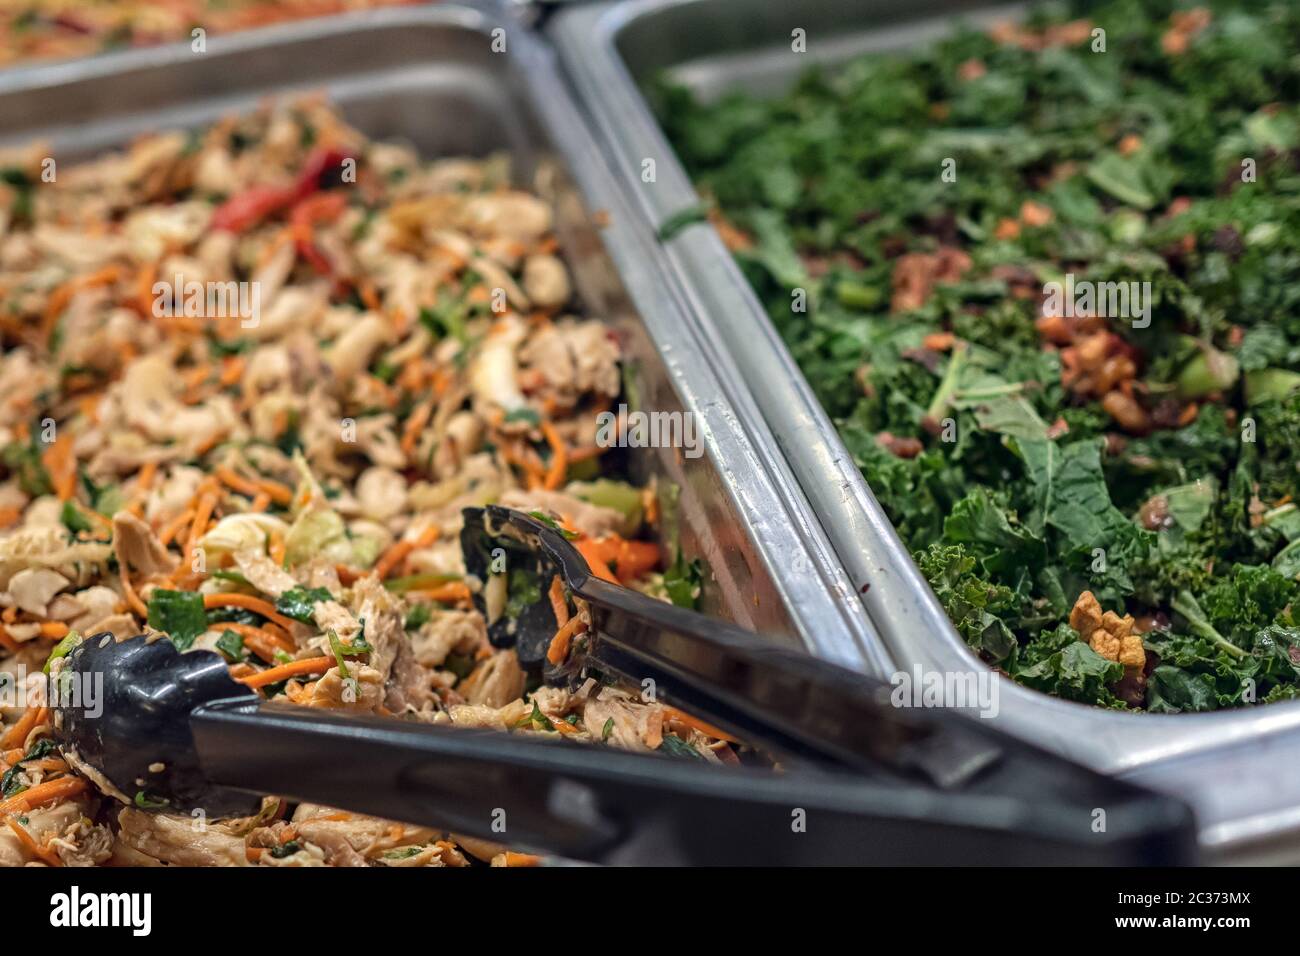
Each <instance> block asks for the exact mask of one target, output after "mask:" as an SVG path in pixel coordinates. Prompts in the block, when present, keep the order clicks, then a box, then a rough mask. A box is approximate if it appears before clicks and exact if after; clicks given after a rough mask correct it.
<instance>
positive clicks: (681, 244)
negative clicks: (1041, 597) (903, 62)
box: [548, 0, 1300, 856]
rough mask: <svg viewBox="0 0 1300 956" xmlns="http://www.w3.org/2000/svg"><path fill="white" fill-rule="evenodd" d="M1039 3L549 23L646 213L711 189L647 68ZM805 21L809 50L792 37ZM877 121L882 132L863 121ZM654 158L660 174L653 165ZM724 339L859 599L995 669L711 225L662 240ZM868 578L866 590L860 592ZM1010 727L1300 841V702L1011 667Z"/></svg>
mask: <svg viewBox="0 0 1300 956" xmlns="http://www.w3.org/2000/svg"><path fill="white" fill-rule="evenodd" d="M1023 6H1024V5H1023V4H1015V5H1006V4H1004V5H1002V6H999V7H990V6H989V5H988V3H987V2H985V3H983V4H981V3H972V2H945V0H876V2H871V0H800V2H794V0H632V2H627V3H597V4H592V5H589V6H584V7H577V8H573V9H569V10H566V11H563V12H561V13H560V14H559V15H557V16H556V18H555V19H554V20H553V21H552V22H551V23H550V24H549V26H548V33H549V35H550V37H551V38H552V40H553V41H554V43H555V45H556V47H557V49H558V51H559V53H560V57H561V60H562V62H563V64H564V66H565V68H566V71H567V72H568V74H569V76H570V77H571V80H572V82H573V83H574V85H575V88H576V89H577V91H578V94H579V97H580V98H581V100H582V101H583V104H584V106H585V107H586V108H587V109H588V111H589V112H590V114H591V116H592V120H593V122H594V124H595V126H596V129H597V132H598V134H599V135H600V136H601V138H602V140H603V141H604V144H605V148H606V149H607V150H608V151H609V153H610V155H611V157H612V163H613V166H614V168H615V170H616V172H617V173H618V175H620V176H621V177H622V181H623V183H624V184H625V187H626V188H627V189H628V191H629V193H630V197H631V198H632V199H633V200H634V201H635V202H636V203H637V205H638V207H639V208H640V210H641V212H642V214H643V217H644V218H643V221H642V224H641V228H642V229H643V230H644V231H645V232H646V233H647V234H653V232H654V230H655V227H656V226H657V224H660V223H663V222H664V221H665V220H666V219H667V218H668V217H669V216H670V215H672V214H673V213H675V212H678V211H680V210H683V209H686V208H688V207H690V206H692V205H694V204H696V203H698V202H699V197H698V195H697V194H696V193H695V191H694V189H693V188H692V186H691V183H690V180H689V178H688V177H687V176H686V173H685V171H684V170H683V169H682V167H681V164H680V163H679V162H678V160H677V158H676V156H675V154H674V153H673V150H672V147H671V145H670V144H669V143H668V141H667V140H666V138H665V137H664V135H663V133H662V130H661V129H660V127H659V124H658V123H657V121H656V120H655V117H654V116H653V114H652V113H651V111H650V109H649V107H648V105H647V103H646V100H645V98H644V97H643V96H642V95H641V92H640V89H639V86H638V84H639V83H641V82H644V81H645V80H646V79H648V78H650V77H652V76H654V75H656V74H658V73H660V72H664V71H666V72H668V73H669V74H670V75H671V76H672V77H673V78H674V79H676V80H677V81H679V82H681V83H684V84H686V85H688V86H690V87H691V88H692V89H694V90H695V91H696V92H697V93H698V94H699V95H701V96H704V97H706V98H708V97H712V96H716V95H718V94H719V93H720V92H722V91H724V90H727V89H735V88H741V89H747V90H750V91H753V92H757V93H759V94H762V93H764V92H768V91H775V90H779V89H782V88H783V87H784V86H786V85H787V84H788V83H789V82H790V81H791V80H792V79H793V78H794V77H795V76H796V75H797V74H798V73H799V72H801V71H802V70H804V69H806V68H808V67H810V66H811V65H813V63H815V62H819V63H834V62H837V61H840V60H843V59H844V58H846V57H849V56H852V55H856V54H859V53H863V52H866V51H871V50H885V49H898V48H904V47H907V46H909V45H914V44H916V43H918V42H923V41H924V40H926V39H928V38H932V37H935V36H939V35H942V34H943V33H944V32H945V31H948V30H951V29H952V26H953V23H954V20H955V18H956V17H955V15H956V14H961V15H962V16H963V17H964V18H965V19H966V20H968V21H969V22H989V21H991V20H994V19H998V18H1005V17H1007V16H1010V15H1014V14H1016V13H1017V12H1018V11H1019V10H1021V9H1022V8H1023ZM796 28H801V29H803V30H804V31H806V39H807V50H808V52H807V53H803V54H795V53H792V51H791V37H792V31H793V30H795V29H796ZM864 135H869V131H864ZM645 159H654V160H655V166H656V181H655V182H653V183H645V182H643V181H642V178H641V170H642V163H643V161H644V160H645ZM661 250H662V254H663V257H664V261H665V262H666V263H667V266H668V268H669V269H670V271H671V272H672V273H673V275H674V277H675V279H676V281H677V282H678V283H680V285H681V286H682V288H683V290H684V292H685V294H686V295H687V297H688V298H689V301H690V304H691V307H692V309H693V310H694V311H695V313H696V315H697V317H698V319H699V320H700V321H701V323H702V324H705V325H707V326H708V329H707V331H706V332H705V333H703V334H704V335H705V336H706V338H708V340H709V341H710V343H711V345H712V347H714V348H716V349H718V350H719V351H721V352H725V353H729V354H730V356H731V357H732V358H733V359H734V361H735V363H736V365H738V366H739V368H740V369H741V372H742V374H743V376H744V378H745V379H746V380H747V381H748V382H749V384H750V386H751V389H752V391H753V394H754V397H755V400H756V402H757V403H758V404H759V406H760V408H761V409H762V413H763V415H764V417H765V418H766V420H767V422H768V424H769V425H770V427H771V429H772V431H773V433H774V435H775V437H776V440H777V442H778V443H779V444H780V446H781V448H782V450H783V451H784V452H785V454H786V457H787V460H788V461H789V464H790V466H791V468H792V469H793V471H794V473H795V474H796V476H797V477H798V481H799V484H800V486H801V487H802V489H803V491H804V493H805V494H806V495H807V497H808V499H809V500H810V501H811V503H812V506H813V508H814V510H815V511H816V513H817V514H818V516H819V517H820V518H821V520H822V524H823V526H824V528H825V529H826V532H827V533H828V534H829V535H830V537H831V539H832V541H833V542H834V544H835V549H836V551H837V553H838V555H839V558H840V560H841V561H842V563H843V566H844V568H845V570H846V571H847V572H848V574H849V576H850V578H851V580H852V581H853V583H854V584H855V585H857V587H856V588H855V589H854V591H853V592H852V594H853V598H852V599H851V600H852V603H853V604H854V605H855V609H856V610H857V611H858V612H860V613H866V614H867V615H868V616H869V617H870V619H871V620H872V621H873V622H874V624H875V626H876V627H877V628H878V630H879V632H880V633H881V635H882V636H883V637H884V638H885V641H886V643H887V644H888V646H889V650H890V651H891V652H892V654H893V656H894V659H895V660H896V661H897V662H898V663H899V664H900V666H901V667H903V668H905V669H907V670H911V669H912V668H913V667H915V666H920V667H921V668H923V669H924V670H926V671H936V672H940V673H945V674H948V673H958V674H961V673H968V672H970V671H971V669H972V668H982V667H983V665H982V664H980V663H978V662H977V661H976V660H975V658H974V656H973V655H972V654H971V653H970V652H969V651H968V650H967V648H966V646H965V644H964V643H963V641H962V640H961V638H960V636H959V635H958V634H957V633H956V631H955V630H954V629H953V627H952V625H951V624H950V622H949V621H948V618H947V616H946V615H945V614H944V611H943V609H942V607H940V605H939V603H938V602H937V600H936V599H935V598H934V595H933V593H932V592H931V590H930V588H929V586H928V584H927V583H926V581H925V580H924V578H923V577H922V576H921V574H920V573H919V571H918V570H917V568H916V566H915V564H914V563H913V562H912V560H911V557H910V556H909V554H908V553H907V551H906V549H905V548H904V547H903V545H902V542H901V541H900V540H899V539H898V536H897V535H896V534H895V532H894V529H893V527H892V526H891V525H890V523H889V521H888V519H887V518H886V517H885V515H884V512H883V511H882V510H881V508H880V505H879V504H878V503H877V501H876V499H875V497H874V496H873V495H872V493H871V489H870V488H868V487H867V484H866V482H865V481H864V480H863V478H862V475H861V474H860V473H859V471H858V469H857V468H856V467H855V466H854V464H853V459H852V457H851V456H850V455H849V453H848V452H847V451H846V449H845V448H844V445H843V444H842V443H841V441H840V439H839V437H838V435H837V434H836V431H835V428H834V426H833V425H832V424H831V422H830V420H829V419H828V418H827V416H826V414H825V413H824V412H823V410H822V409H821V407H820V406H819V405H818V403H817V401H816V399H815V398H814V397H813V394H812V391H811V390H810V388H809V387H808V385H807V382H806V381H805V379H804V378H803V376H802V374H801V373H800V371H799V370H798V368H797V366H796V365H795V363H794V361H793V359H792V358H791V356H790V354H789V352H788V351H787V349H786V348H785V345H784V344H783V343H782V342H781V340H780V337H779V336H778V334H777V332H776V330H775V329H774V328H773V326H772V324H771V322H770V321H769V320H768V317H767V315H766V313H765V312H764V310H763V308H762V307H761V305H760V303H759V302H758V301H757V299H756V298H755V296H754V294H753V293H752V291H751V290H750V288H749V285H748V283H747V282H746V281H745V279H744V277H743V276H742V275H741V273H740V271H739V269H738V268H737V267H736V265H735V263H734V262H733V261H732V258H731V256H730V254H729V253H728V252H727V250H726V248H725V247H724V246H723V244H722V241H721V239H720V238H719V237H718V235H717V233H716V231H715V230H714V229H713V228H712V227H711V226H709V225H707V224H699V225H695V226H691V227H689V228H687V229H684V230H682V231H681V232H680V233H678V234H677V235H676V236H675V237H674V238H672V239H671V240H669V241H667V242H665V243H662V244H661ZM859 592H861V593H862V597H861V601H859V600H858V593H859ZM999 696H1000V701H999V704H1000V712H999V715H998V717H997V718H996V719H997V720H998V721H999V723H1000V726H1001V727H1002V729H1004V730H1006V731H1007V732H1009V733H1012V734H1015V735H1017V736H1019V737H1022V738H1024V739H1027V740H1030V741H1033V742H1036V743H1038V744H1040V745H1042V746H1044V747H1047V748H1049V749H1051V750H1054V751H1057V752H1058V753H1062V754H1064V755H1067V756H1070V757H1072V758H1074V759H1076V760H1079V761H1081V762H1083V763H1086V764H1089V765H1091V766H1093V767H1096V768H1098V769H1100V770H1103V771H1105V772H1112V773H1118V774H1124V775H1128V776H1131V777H1133V778H1135V779H1140V780H1142V781H1144V782H1146V783H1148V784H1149V785H1152V786H1155V787H1162V788H1166V789H1168V790H1170V791H1172V792H1175V793H1178V794H1180V795H1182V796H1183V797H1185V798H1187V799H1188V800H1190V801H1191V802H1192V803H1193V805H1194V806H1195V808H1196V810H1197V812H1198V816H1199V818H1200V820H1201V824H1202V833H1201V839H1202V842H1203V843H1204V844H1205V845H1206V847H1207V848H1208V849H1211V850H1218V851H1221V852H1223V853H1225V854H1227V853H1231V854H1233V855H1234V856H1243V855H1246V854H1247V853H1253V851H1256V850H1258V849H1260V848H1263V847H1267V848H1269V849H1270V850H1272V849H1273V848H1276V847H1278V846H1279V845H1280V844H1279V841H1280V839H1281V838H1282V837H1283V836H1284V835H1285V836H1287V837H1288V838H1290V839H1291V840H1294V841H1295V842H1294V845H1292V846H1291V847H1290V848H1289V850H1288V851H1287V852H1289V853H1291V854H1292V855H1293V856H1294V855H1295V854H1296V853H1297V852H1300V759H1298V758H1300V703H1286V704H1275V705H1270V706H1268V707H1261V708H1259V709H1252V710H1245V711H1236V712H1232V713H1220V714H1188V715H1145V714H1117V713H1113V712H1106V711H1102V710H1098V709H1095V708H1089V707H1085V706H1083V705H1080V704H1075V703H1072V702H1068V701H1062V700H1057V699H1055V698H1052V697H1048V696H1046V695H1043V694H1039V693H1037V692H1034V691H1030V690H1027V689H1025V688H1023V687H1020V686H1019V685H1017V684H1014V683H1013V682H1011V681H1009V680H1003V681H1002V684H1001V687H1000V695H999Z"/></svg>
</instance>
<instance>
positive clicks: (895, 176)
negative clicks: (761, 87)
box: [651, 0, 1300, 713]
mask: <svg viewBox="0 0 1300 956" xmlns="http://www.w3.org/2000/svg"><path fill="white" fill-rule="evenodd" d="M651 92H652V95H653V97H654V99H655V102H656V107H657V109H658V112H659V115H660V116H661V118H662V119H663V122H664V124H665V128H666V129H667V131H668V134H669V136H670V139H671V140H672V142H673V143H674V145H675V147H676V149H677V150H678V152H679V154H680V155H681V157H682V158H683V161H684V163H685V164H686V167H687V169H688V171H689V172H690V174H691V176H692V178H693V179H694V181H695V183H696V184H697V187H698V188H699V191H700V193H701V195H702V196H703V197H705V206H704V207H702V208H701V210H699V211H698V216H704V215H706V214H707V216H708V218H709V219H710V220H711V221H712V222H713V223H714V225H715V226H716V227H717V228H718V230H719V232H720V234H721V236H722V238H723V240H724V242H725V243H726V244H727V246H728V247H729V248H730V249H731V251H732V253H733V254H734V256H735V258H736V260H737V262H738V263H739V265H740V267H741V268H742V269H743V271H744V272H745V274H746V276H747V277H748V279H749V280H750V281H751V283H752V284H753V286H754V287H755V289H756V291H757V292H758V293H759V296H760V298H761V299H762V300H763V302H764V304H765V306H766V308H767V311H768V313H769V315H770V316H771V318H772V320H773V322H774V323H775V325H776V326H777V328H778V329H779V331H780V332H781V334H782V337H783V338H784V339H785V341H786V343H787V344H788V346H789V348H790V349H791V351H792V353H793V355H794V357H795V359H796V360H797V362H798V363H799V365H800V367H801V368H802V370H803V372H804V374H805V375H806V376H807V378H808V380H809V382H811V383H812V387H813V388H814V389H815V391H816V394H817V395H818V398H819V400H820V401H821V402H822V403H823V405H824V406H825V408H826V410H827V411H828V412H829V414H830V415H831V416H832V418H833V419H834V421H835V422H836V424H837V426H838V428H839V431H840V434H841V435H842V437H843V440H844V442H845V444H846V445H847V447H848V448H849V450H850V451H851V452H852V454H853V455H854V457H855V459H856V462H857V464H858V466H859V467H860V468H861V470H862V472H863V475H864V476H865V478H866V480H867V481H868V483H869V484H870V486H871V488H872V490H873V491H874V492H875V494H876V496H877V497H878V498H879V499H880V502H881V504H882V505H883V506H884V508H885V510H886V512H887V513H888V515H889V517H890V519H891V520H892V521H893V522H894V524H895V526H896V527H897V529H898V532H899V534H900V535H901V537H902V539H903V541H904V542H905V543H906V544H907V546H908V547H909V548H910V549H911V550H912V552H913V554H914V557H915V559H916V561H917V564H918V565H919V567H920V568H921V570H922V572H923V573H924V575H925V577H926V578H927V579H928V580H929V582H930V585H931V587H932V588H933V589H934V592H935V594H936V595H937V596H938V598H939V600H940V601H941V602H942V604H943V606H944V608H945V609H946V611H947V612H948V614H949V616H950V617H951V619H952V621H953V624H954V625H955V627H956V628H957V630H958V631H959V632H960V633H961V635H962V636H963V638H964V639H965V640H966V642H967V643H968V644H969V645H970V647H971V648H972V649H973V650H974V651H975V652H976V653H978V654H979V656H980V657H981V658H982V659H983V660H985V661H986V662H988V663H989V664H990V665H991V666H993V667H996V668H998V669H999V670H1001V671H1002V672H1004V673H1005V674H1007V675H1009V676H1011V677H1012V678H1014V679H1015V680H1017V681H1019V682H1020V683H1022V684H1024V685H1026V686H1029V687H1032V688H1036V689H1038V690H1041V691H1044V692H1047V693H1050V694H1055V695H1057V696H1060V697H1063V698H1067V699H1070V700H1075V701H1081V702H1085V703H1090V704H1096V705H1100V706H1103V707H1109V708H1120V709H1141V710H1147V711H1151V712H1163V713H1172V712H1187V711H1207V710H1215V709H1219V708H1227V707H1235V706H1242V705H1248V704H1253V703H1258V702H1270V701H1276V700H1282V699H1290V698H1293V697H1296V696H1297V695H1300V601H1298V600H1297V599H1298V598H1300V582H1298V580H1297V577H1298V575H1300V508H1298V507H1297V504H1298V503H1297V501H1296V500H1295V499H1296V495H1297V481H1298V474H1297V462H1298V461H1300V459H1298V458H1297V449H1298V448H1300V108H1298V107H1297V94H1298V93H1300V6H1297V5H1295V4H1291V3H1283V2H1251V3H1245V2H1240V3H1230V2H1202V3H1198V4H1196V5H1192V4H1188V3H1172V2H1165V0H1115V2H1109V3H1101V4H1082V3H1076V4H1066V3H1056V4H1050V5H1045V6H1042V7H1039V8H1037V9H1036V10H1034V11H1032V12H1031V13H1030V14H1029V16H1028V17H1027V18H1025V19H1024V20H1021V21H1018V22H1015V23H1012V22H1007V23H1001V24H997V25H995V26H993V27H991V28H988V29H979V30H977V29H974V28H970V27H962V28H958V29H957V30H955V32H953V33H952V34H951V35H950V36H949V37H947V38H946V39H944V40H942V41H940V42H937V43H935V44H934V45H932V46H929V47H927V48H923V49H916V50H907V51H902V52H896V53H893V52H891V53H877V54H871V55H868V56H864V57H861V58H859V59H856V60H853V61H851V62H848V63H846V64H843V65H840V66H837V67H834V68H829V69H821V70H814V71H810V72H807V73H806V74H804V75H803V76H802V78H801V79H800V80H799V81H798V82H797V83H796V84H795V85H794V87H793V88H792V89H790V90H789V91H788V92H786V93H785V94H784V95H782V96H780V97H778V98H774V99H759V98H755V97H753V96H751V95H748V94H744V93H733V94H730V95H727V96H725V97H724V98H722V99H720V100H718V101H716V102H714V101H710V102H701V101H699V100H697V99H696V98H695V97H694V96H693V95H692V93H691V92H690V91H688V90H685V89H682V88H681V87H678V86H675V85H673V83H672V82H671V81H670V80H669V79H667V78H665V79H661V80H660V81H657V82H656V83H655V85H654V89H653V90H652V91H651ZM688 219H689V217H686V219H682V220H680V221H682V222H684V221H687V220H688ZM668 225H669V224H666V227H667V226H668Z"/></svg>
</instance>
